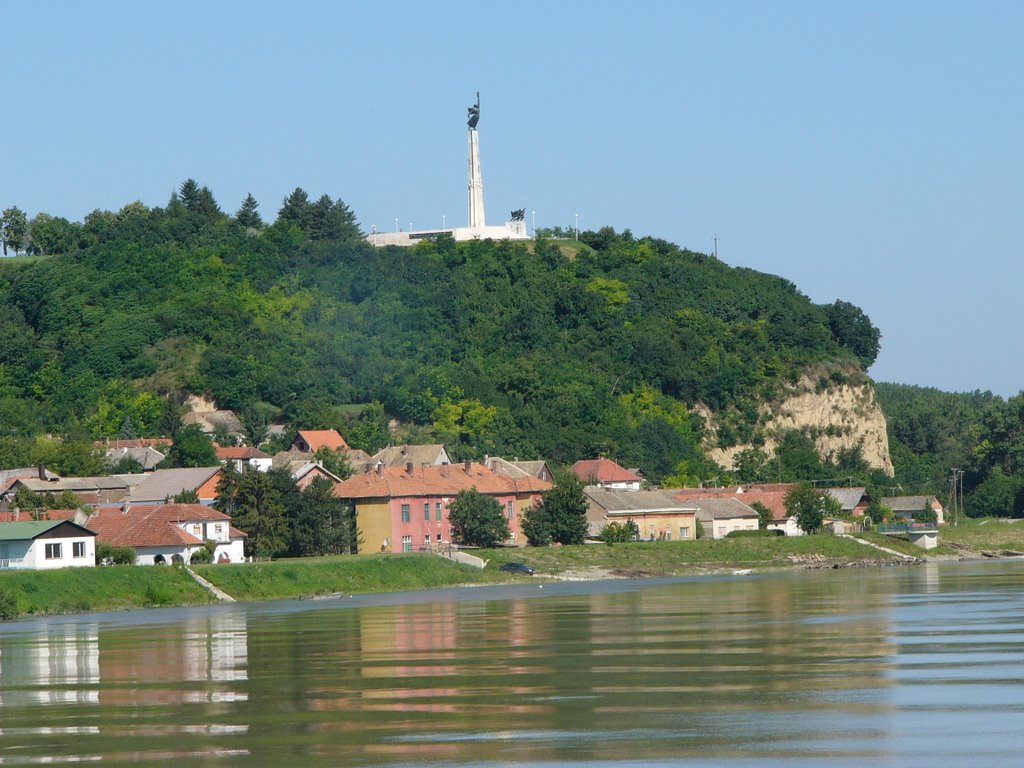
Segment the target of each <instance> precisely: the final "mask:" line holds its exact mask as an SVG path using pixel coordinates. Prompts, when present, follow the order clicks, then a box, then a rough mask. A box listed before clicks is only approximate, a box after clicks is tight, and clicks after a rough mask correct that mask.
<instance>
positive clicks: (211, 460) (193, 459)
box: [160, 424, 217, 467]
mask: <svg viewBox="0 0 1024 768" xmlns="http://www.w3.org/2000/svg"><path fill="white" fill-rule="evenodd" d="M216 464H217V449H216V448H214V447H213V443H212V442H211V441H210V438H208V437H207V436H206V435H204V434H203V432H202V430H201V429H199V425H198V424H189V425H188V426H187V427H183V428H182V429H179V430H178V433H177V434H176V435H175V436H174V445H172V446H171V449H170V450H169V451H168V452H167V458H165V459H164V460H163V461H161V462H160V465H161V466H166V467H212V466H215V465H216Z"/></svg>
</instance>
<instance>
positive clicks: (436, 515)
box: [434, 501, 441, 523]
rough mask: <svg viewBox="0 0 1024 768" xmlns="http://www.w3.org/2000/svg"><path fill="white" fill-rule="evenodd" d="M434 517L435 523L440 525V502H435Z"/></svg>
mask: <svg viewBox="0 0 1024 768" xmlns="http://www.w3.org/2000/svg"><path fill="white" fill-rule="evenodd" d="M434 515H435V517H437V522H439V523H440V522H441V502H440V501H439V502H437V504H435V505H434Z"/></svg>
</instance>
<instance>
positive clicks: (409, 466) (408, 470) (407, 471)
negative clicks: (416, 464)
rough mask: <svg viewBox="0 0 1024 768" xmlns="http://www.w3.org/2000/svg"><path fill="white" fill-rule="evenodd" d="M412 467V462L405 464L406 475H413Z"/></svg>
mask: <svg viewBox="0 0 1024 768" xmlns="http://www.w3.org/2000/svg"><path fill="white" fill-rule="evenodd" d="M412 467H413V464H412V462H411V461H407V462H405V472H406V474H409V475H411V474H412Z"/></svg>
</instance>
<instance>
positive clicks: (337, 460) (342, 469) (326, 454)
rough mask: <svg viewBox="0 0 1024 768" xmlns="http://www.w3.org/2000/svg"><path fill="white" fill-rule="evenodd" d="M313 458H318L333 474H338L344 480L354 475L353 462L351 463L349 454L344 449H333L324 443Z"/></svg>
mask: <svg viewBox="0 0 1024 768" xmlns="http://www.w3.org/2000/svg"><path fill="white" fill-rule="evenodd" d="M313 458H314V459H316V460H317V461H318V462H319V463H320V465H321V466H322V467H323V468H324V469H326V470H327V471H328V472H330V473H331V474H332V475H337V476H338V477H340V478H341V479H342V480H348V479H349V478H350V477H352V474H353V470H352V464H351V463H349V460H348V454H347V453H346V452H345V451H343V450H337V451H333V450H331V449H330V448H328V447H327V446H326V445H322V446H320V447H319V448H318V449H317V450H316V453H314V454H313Z"/></svg>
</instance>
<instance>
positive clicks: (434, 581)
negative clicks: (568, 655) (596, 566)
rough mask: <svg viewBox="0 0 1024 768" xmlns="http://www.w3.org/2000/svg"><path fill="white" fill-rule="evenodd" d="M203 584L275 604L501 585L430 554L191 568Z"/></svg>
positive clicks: (488, 574)
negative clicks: (335, 596)
mask: <svg viewBox="0 0 1024 768" xmlns="http://www.w3.org/2000/svg"><path fill="white" fill-rule="evenodd" d="M194 570H195V572H196V573H198V574H199V575H200V576H202V577H203V578H204V579H207V580H209V581H210V582H211V583H213V584H215V585H216V586H218V587H220V588H221V589H223V590H224V591H225V592H227V593H228V594H229V595H231V596H232V597H233V598H235V599H236V600H279V599H286V598H296V597H315V596H317V595H330V594H335V593H344V594H359V593H368V592H399V591H404V590H411V589H429V588H432V587H450V586H458V585H462V584H480V583H484V584H486V583H494V582H496V581H507V578H505V577H506V576H507V574H503V573H502V574H501V578H499V577H498V576H497V574H496V573H495V572H494V571H480V570H478V569H476V568H471V567H469V566H465V565H460V564H458V563H453V562H451V561H449V560H445V559H444V558H441V557H437V556H436V555H419V554H409V555H359V556H356V557H353V556H345V557H311V558H303V559H294V560H274V561H270V562H264V563H238V564H234V565H203V566H195V567H194Z"/></svg>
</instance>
